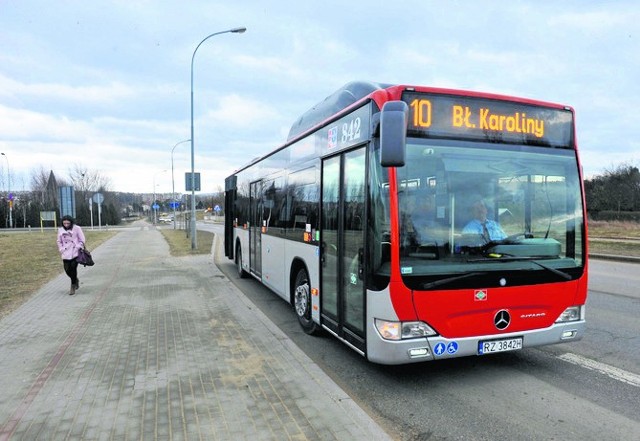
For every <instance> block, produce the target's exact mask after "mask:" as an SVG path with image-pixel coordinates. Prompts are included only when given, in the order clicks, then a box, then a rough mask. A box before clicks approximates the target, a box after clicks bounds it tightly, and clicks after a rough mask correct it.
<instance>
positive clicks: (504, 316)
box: [493, 309, 511, 331]
mask: <svg viewBox="0 0 640 441" xmlns="http://www.w3.org/2000/svg"><path fill="white" fill-rule="evenodd" d="M509 323H511V316H510V315H509V311H507V310H506V309H501V310H500V311H498V312H497V313H496V315H495V317H494V318H493V324H494V325H496V328H498V329H499V330H501V331H502V330H503V329H507V327H508V326H509Z"/></svg>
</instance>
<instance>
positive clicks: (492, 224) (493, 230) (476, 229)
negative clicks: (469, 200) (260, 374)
mask: <svg viewBox="0 0 640 441" xmlns="http://www.w3.org/2000/svg"><path fill="white" fill-rule="evenodd" d="M488 211H489V210H488V209H487V205H486V204H485V203H484V201H483V200H482V199H477V200H476V201H475V202H474V203H473V205H472V206H471V215H472V216H473V219H471V220H470V221H469V222H468V223H467V225H465V227H464V228H463V230H462V234H479V235H480V236H482V238H483V239H484V240H485V242H489V241H491V240H501V239H505V238H506V237H507V235H506V234H505V232H504V231H503V230H502V227H501V226H500V224H499V223H498V222H496V221H493V220H491V219H487V214H488Z"/></svg>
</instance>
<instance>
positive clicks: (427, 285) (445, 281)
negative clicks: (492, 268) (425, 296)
mask: <svg viewBox="0 0 640 441" xmlns="http://www.w3.org/2000/svg"><path fill="white" fill-rule="evenodd" d="M485 274H487V272H486V271H475V272H473V273H466V274H461V275H459V276H455V277H447V278H446V279H440V280H436V281H435V282H429V283H425V284H423V285H422V288H423V289H431V288H435V287H436V286H440V285H446V284H448V283H451V282H456V281H458V280H462V279H466V278H468V277H474V276H482V275H485Z"/></svg>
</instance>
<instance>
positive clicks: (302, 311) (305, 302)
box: [293, 269, 320, 334]
mask: <svg viewBox="0 0 640 441" xmlns="http://www.w3.org/2000/svg"><path fill="white" fill-rule="evenodd" d="M293 308H294V309H295V311H296V315H297V316H298V321H299V322H300V326H302V329H303V330H304V332H305V333H307V334H317V333H318V332H319V331H320V328H319V326H318V325H317V324H316V322H314V321H313V319H312V318H311V288H310V287H309V276H307V271H306V270H304V269H301V270H299V271H298V274H297V275H296V282H295V285H294V288H293Z"/></svg>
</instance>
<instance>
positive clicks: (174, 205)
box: [171, 139, 191, 230]
mask: <svg viewBox="0 0 640 441" xmlns="http://www.w3.org/2000/svg"><path fill="white" fill-rule="evenodd" d="M189 141H191V140H190V139H185V140H184V141H180V142H179V143H177V144H176V145H174V146H173V148H172V149H171V192H172V194H171V197H172V198H173V201H172V203H173V229H174V230H175V229H176V184H175V181H174V180H173V151H174V150H175V149H176V147H178V146H179V145H180V144H184V143H185V142H189Z"/></svg>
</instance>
